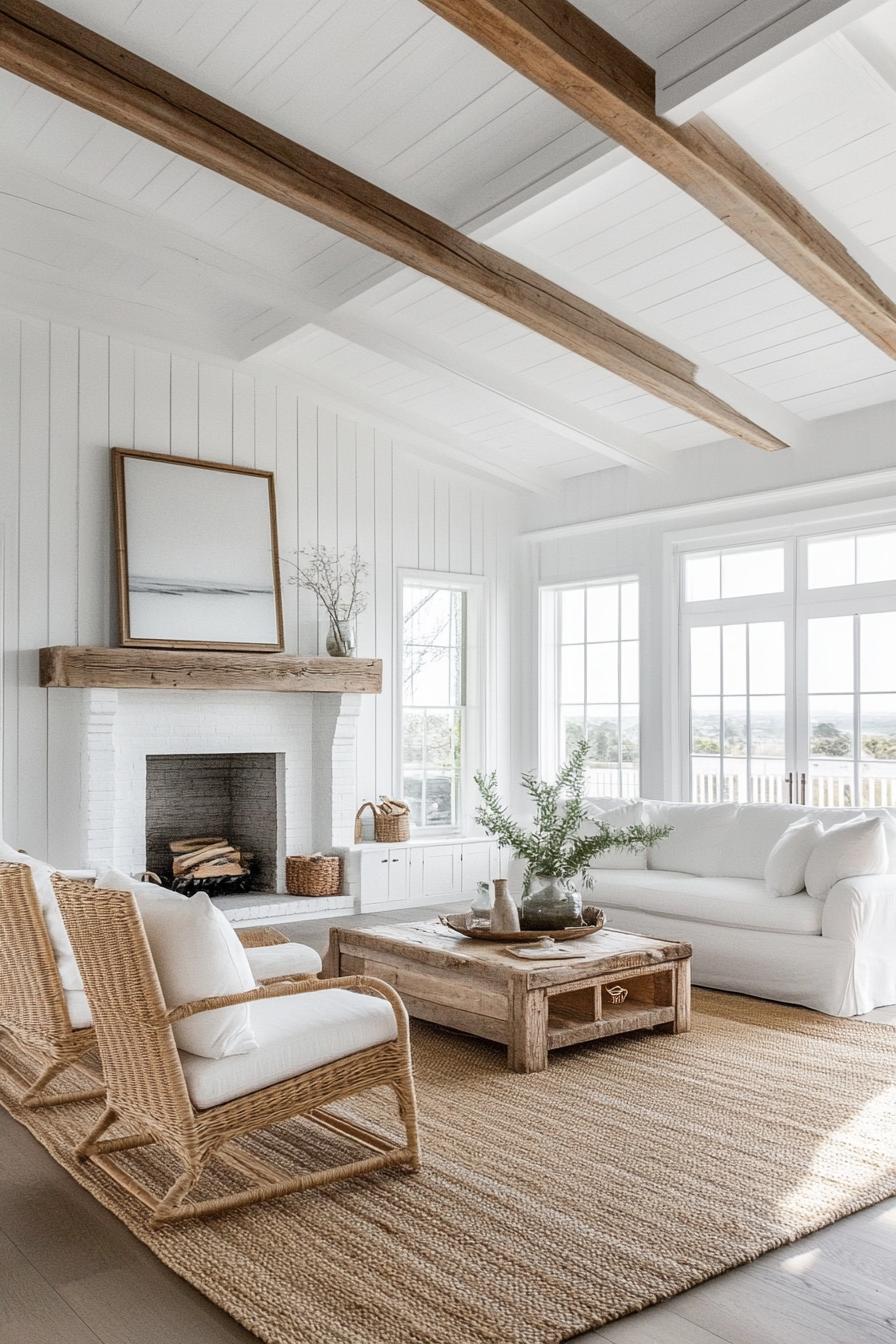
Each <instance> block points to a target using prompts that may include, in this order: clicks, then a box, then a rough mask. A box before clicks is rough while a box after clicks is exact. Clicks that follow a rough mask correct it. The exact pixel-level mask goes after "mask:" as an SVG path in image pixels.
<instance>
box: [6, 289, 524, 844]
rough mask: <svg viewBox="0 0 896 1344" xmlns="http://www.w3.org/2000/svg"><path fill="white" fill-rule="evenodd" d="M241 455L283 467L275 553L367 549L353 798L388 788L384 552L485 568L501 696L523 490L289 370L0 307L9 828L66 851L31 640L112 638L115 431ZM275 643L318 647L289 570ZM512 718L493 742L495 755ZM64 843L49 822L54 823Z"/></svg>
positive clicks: (49, 719)
mask: <svg viewBox="0 0 896 1344" xmlns="http://www.w3.org/2000/svg"><path fill="white" fill-rule="evenodd" d="M111 445H116V446H119V447H124V448H130V447H133V448H141V449H146V450H151V451H154V452H163V453H169V452H171V453H175V454H178V455H181V456H197V457H200V458H206V459H208V460H210V461H212V460H214V461H225V462H235V463H238V464H243V465H246V466H257V467H262V468H264V469H266V470H272V471H274V472H275V473H276V482H277V503H278V524H279V532H280V550H281V554H283V555H284V556H288V555H289V554H290V553H291V552H292V551H293V550H295V549H296V548H298V547H302V546H307V545H309V544H313V543H315V542H317V541H320V542H322V543H325V544H328V545H336V546H339V547H341V548H344V547H348V546H351V545H353V544H354V543H355V542H357V544H358V546H359V548H360V550H361V552H362V554H363V555H364V557H365V558H366V559H367V560H368V562H369V564H370V582H369V587H370V605H369V608H368V610H367V612H366V613H365V614H364V615H363V616H362V617H361V619H360V621H359V627H358V645H359V651H360V652H361V653H362V654H366V655H373V654H375V655H377V656H379V657H381V658H382V659H383V661H384V692H383V694H382V695H380V696H377V697H369V698H366V699H365V702H364V705H363V710H362V717H361V725H360V733H359V742H358V796H359V800H360V799H363V798H368V797H372V796H374V795H375V794H376V793H380V792H391V791H392V790H393V789H394V788H396V787H397V780H396V778H395V768H396V762H395V759H394V755H395V735H394V689H393V686H394V657H393V649H394V602H395V584H394V574H395V570H396V568H397V567H404V568H420V569H427V570H432V569H438V570H450V571H452V572H457V573H462V574H484V575H486V576H487V577H488V578H489V580H490V599H491V601H490V610H491V612H492V621H491V630H490V641H489V642H490V650H491V656H492V676H491V679H490V680H491V685H492V687H493V694H494V698H495V701H496V703H498V704H500V705H502V706H507V705H509V703H510V697H511V679H510V663H511V656H510V638H509V622H510V606H509V604H510V585H511V565H512V547H511V545H510V539H511V537H512V535H513V533H514V532H515V530H516V524H517V502H516V496H514V495H513V494H511V493H510V492H506V491H503V490H501V489H500V488H496V489H490V488H489V487H488V486H486V485H483V484H482V483H481V482H480V481H478V480H472V479H469V478H466V477H464V476H463V475H461V474H459V473H458V474H455V473H453V472H451V471H446V470H442V469H440V468H435V469H430V468H429V467H428V466H427V465H426V463H425V462H423V461H421V460H420V459H419V458H418V457H417V456H416V455H415V454H414V453H413V451H412V449H413V443H412V442H411V441H409V443H408V444H407V445H399V444H398V443H397V442H396V441H395V440H394V438H392V437H390V436H389V435H387V434H385V433H383V432H382V431H381V430H379V429H378V428H377V427H376V426H375V425H373V424H369V423H361V422H359V421H356V420H353V419H350V418H346V417H345V416H343V415H340V414H339V413H338V411H337V410H336V409H334V408H332V407H325V406H322V405H317V404H315V403H314V402H313V401H311V400H310V399H308V398H307V397H306V396H304V395H302V394H300V393H297V392H296V390H295V389H294V388H291V387H290V386H289V385H288V384H287V383H286V382H275V381H274V380H273V379H269V378H268V377H267V376H265V375H259V374H248V373H246V372H244V371H243V370H240V369H238V368H235V367H230V366H227V365H221V364H214V363H204V362H198V361H196V360H194V359H190V358H187V357H185V356H182V355H179V354H170V353H168V352H167V351H164V350H160V349H150V348H145V347H141V346H135V345H133V344H131V343H129V342H127V341H124V340H119V339H116V338H110V337H107V336H103V335H98V334H96V333H94V332H91V331H86V330H78V329H76V328H74V327H71V326H63V325H59V324H53V323H48V322H44V321H40V320H35V319H31V318H19V317H17V316H14V315H12V314H8V313H2V312H0V531H2V541H3V552H2V626H0V636H2V638H0V646H2V651H3V661H2V670H3V677H2V701H0V706H2V766H3V770H2V784H3V788H2V804H3V829H2V833H3V835H4V837H5V838H6V839H8V840H9V841H11V842H14V843H16V844H18V845H20V846H22V847H24V848H26V849H28V850H30V851H31V852H34V853H37V854H40V855H43V854H47V855H51V856H52V858H53V859H54V860H55V861H56V862H59V863H66V862H74V861H75V856H70V855H67V854H64V853H56V852H55V850H54V837H55V836H59V837H62V836H64V835H65V834H67V833H68V831H69V830H70V828H66V827H65V825H64V824H63V820H62V819H63V817H64V816H65V813H66V810H68V809H71V808H72V807H73V806H77V805H78V798H77V787H78V779H79V762H78V761H77V759H73V758H72V753H73V750H74V747H73V743H72V740H71V734H70V733H69V732H67V730H66V719H65V713H64V711H65V706H64V704H63V702H62V701H61V700H60V699H59V697H60V696H66V695H68V694H69V693H68V692H59V691H56V692H53V691H49V692H48V691H44V690H41V689H40V687H39V686H38V683H37V650H38V649H39V648H40V647H41V646H42V645H44V644H106V643H110V642H113V643H114V642H115V639H116V637H117V632H116V628H115V619H114V615H113V605H114V579H113V573H112V540H111V507H110V471H109V448H110V446H111ZM284 622H285V639H286V649H287V651H288V652H299V653H305V654H314V653H317V652H319V651H322V640H323V637H324V635H325V633H326V631H325V628H323V627H321V626H320V625H319V622H318V619H317V612H316V604H315V602H314V600H313V599H312V598H311V597H310V595H308V594H305V593H299V592H298V590H297V589H295V588H292V587H289V586H286V587H285V588H284ZM510 730H511V719H510V715H509V713H504V714H502V716H501V721H500V722H499V721H498V719H497V717H496V719H495V722H494V723H493V724H492V725H491V731H490V733H489V749H490V755H491V757H492V758H493V759H494V761H495V762H496V763H497V765H498V767H499V769H504V768H506V762H507V757H508V754H509V745H508V743H509V734H510ZM60 843H61V840H60Z"/></svg>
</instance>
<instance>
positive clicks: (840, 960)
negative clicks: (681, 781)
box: [590, 798, 896, 1017]
mask: <svg viewBox="0 0 896 1344" xmlns="http://www.w3.org/2000/svg"><path fill="white" fill-rule="evenodd" d="M590 802H591V805H592V810H593V812H594V814H595V815H597V814H599V813H606V814H607V819H608V822H610V823H611V824H614V825H621V824H623V820H622V819H621V818H620V819H619V820H616V819H615V818H612V817H611V816H610V813H611V812H612V810H614V809H617V808H619V806H620V803H619V800H618V799H617V800H612V799H608V798H607V799H592V800H590ZM640 810H641V815H642V817H643V820H644V821H645V822H649V823H652V824H655V825H667V824H668V825H670V826H672V827H673V828H674V829H673V831H672V834H671V835H670V836H669V837H668V838H667V839H665V840H663V841H660V842H659V843H658V844H657V845H655V846H654V847H653V848H652V849H650V850H648V851H647V853H646V854H645V855H641V856H637V857H634V856H628V855H626V856H624V857H623V858H618V859H615V860H614V857H613V854H612V853H611V854H609V855H607V856H606V858H604V859H602V860H600V861H599V863H598V864H597V865H596V866H595V868H594V870H593V877H594V887H593V891H592V893H591V896H590V899H591V900H593V902H594V904H596V905H600V906H601V907H602V908H603V909H604V911H605V913H606V917H607V924H608V925H612V926H613V927H614V928H618V929H628V930H631V931H632V932H634V933H643V934H647V935H649V936H651V937H656V938H667V939H670V938H672V939H679V940H683V941H685V942H689V943H691V944H692V945H693V949H694V957H693V963H692V970H693V979H694V983H695V984H698V985H705V986H707V987H709V988H711V989H725V990H733V991H735V992H737V993H741V994H752V995H756V996H757V997H759V998H764V999H775V1000H780V1001H783V1002H785V1003H798V1004H804V1005H805V1006H806V1007H809V1008H815V1009H818V1010H819V1011H820V1012H823V1013H829V1014H832V1015H834V1016H837V1017H851V1016H853V1015H854V1014H856V1013H865V1012H869V1011H870V1010H871V1009H872V1008H877V1007H880V1006H882V1005H884V1004H892V1003H896V843H894V839H893V837H894V836H896V829H894V828H892V827H888V830H889V834H888V841H889V850H890V871H889V872H888V873H886V874H883V875H882V876H876V877H856V878H846V879H843V880H841V881H839V882H837V883H836V884H835V885H834V886H833V887H831V889H830V891H829V892H828V894H827V897H826V898H825V899H823V900H816V899H815V898H813V897H812V896H809V895H807V893H806V892H805V891H803V892H801V893H800V894H799V895H796V896H774V895H771V894H770V892H769V891H768V889H767V888H766V885H765V881H764V871H765V864H766V860H767V858H768V855H769V852H770V851H771V849H772V847H773V845H774V844H775V843H776V842H777V840H778V839H780V837H781V835H782V834H783V833H784V831H785V830H786V829H787V827H788V826H789V825H790V824H791V822H793V821H795V820H797V819H798V818H799V817H801V816H805V815H807V814H811V815H814V816H817V817H818V818H819V820H820V821H821V823H822V825H823V826H824V827H825V829H827V828H829V827H830V826H832V825H834V824H836V823H837V822H841V821H845V820H847V819H848V818H849V817H853V816H858V815H859V812H858V811H849V810H846V809H842V808H836V809H834V808H827V809H826V808H809V807H797V806H782V805H776V804H741V805H738V804H734V803H721V804H702V805H701V804H692V803H664V802H654V801H650V800H644V801H643V802H641V803H640ZM863 811H864V812H865V815H866V816H872V815H883V816H886V815H887V814H886V813H884V812H882V811H878V810H875V809H873V808H865V809H863ZM630 821H631V817H630V816H629V817H626V818H625V824H630ZM614 862H615V863H617V864H618V865H619V866H616V867H613V866H610V865H612V864H614Z"/></svg>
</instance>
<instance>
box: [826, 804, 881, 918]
mask: <svg viewBox="0 0 896 1344" xmlns="http://www.w3.org/2000/svg"><path fill="white" fill-rule="evenodd" d="M889 863H890V856H889V853H888V851H887V838H886V832H885V830H884V822H883V818H882V817H868V816H866V815H865V814H864V812H863V813H861V814H860V815H859V816H858V817H853V818H852V819H851V820H849V821H842V822H840V824H839V825H837V826H832V827H831V828H830V829H829V830H827V831H825V833H824V835H823V836H822V837H821V839H820V840H818V841H817V842H816V844H815V847H814V849H813V850H812V853H811V854H810V855H809V861H808V863H807V864H806V890H807V891H808V893H809V895H810V896H816V897H818V898H819V899H822V898H823V897H825V896H827V894H828V892H829V891H830V889H831V887H833V886H834V885H835V883H837V882H839V881H840V880H841V878H844V877H869V876H873V875H874V874H876V873H885V872H886V871H887V869H888V868H889Z"/></svg>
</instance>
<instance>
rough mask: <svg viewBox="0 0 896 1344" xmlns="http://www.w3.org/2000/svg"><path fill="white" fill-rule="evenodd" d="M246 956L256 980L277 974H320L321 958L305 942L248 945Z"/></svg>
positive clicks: (266, 978) (267, 978)
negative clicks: (262, 945) (265, 945)
mask: <svg viewBox="0 0 896 1344" xmlns="http://www.w3.org/2000/svg"><path fill="white" fill-rule="evenodd" d="M246 957H247V959H248V962H249V965H250V966H251V968H252V974H253V975H254V976H255V979H256V980H270V979H272V978H273V977H274V976H275V975H319V974H320V969H321V959H320V957H319V956H318V955H317V953H316V952H315V950H314V948H313V947H306V946H305V944H304V943H274V944H273V945H272V946H271V947H247V948H246Z"/></svg>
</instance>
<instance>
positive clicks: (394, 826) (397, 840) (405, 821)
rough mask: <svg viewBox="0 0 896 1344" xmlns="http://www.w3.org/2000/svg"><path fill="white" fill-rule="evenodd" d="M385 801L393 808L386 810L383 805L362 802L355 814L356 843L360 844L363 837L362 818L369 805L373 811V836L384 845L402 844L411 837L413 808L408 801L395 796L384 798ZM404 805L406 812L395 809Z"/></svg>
mask: <svg viewBox="0 0 896 1344" xmlns="http://www.w3.org/2000/svg"><path fill="white" fill-rule="evenodd" d="M383 802H384V803H385V804H387V805H388V806H389V808H390V809H391V810H389V811H385V810H384V809H383V807H378V806H377V805H376V803H362V804H361V806H360V807H359V808H358V811H357V813H356V815H355V844H356V845H359V844H360V843H361V840H362V838H363V834H364V832H363V830H362V828H361V818H362V816H363V815H364V813H365V812H366V811H367V809H368V807H369V808H370V810H371V812H372V813H373V838H374V839H375V840H378V841H379V842H380V844H383V845H397V844H402V843H403V842H404V841H405V840H410V838H411V809H410V808H409V807H408V805H407V803H400V802H397V801H396V800H395V799H393V798H384V799H383ZM399 807H403V808H404V809H405V810H404V812H397V811H395V809H396V808H399Z"/></svg>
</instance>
